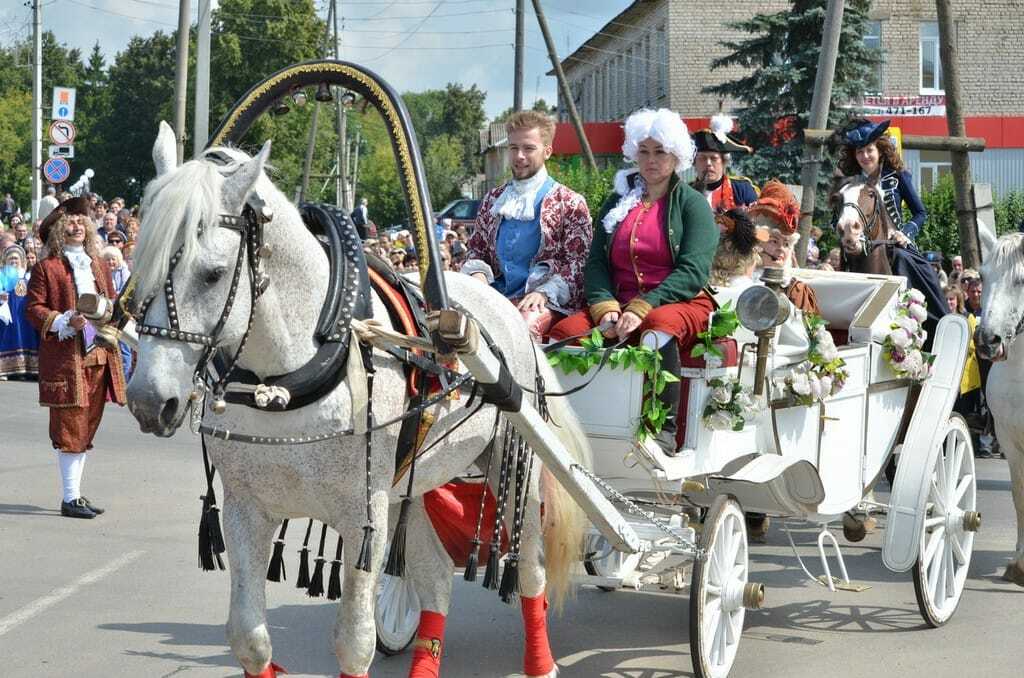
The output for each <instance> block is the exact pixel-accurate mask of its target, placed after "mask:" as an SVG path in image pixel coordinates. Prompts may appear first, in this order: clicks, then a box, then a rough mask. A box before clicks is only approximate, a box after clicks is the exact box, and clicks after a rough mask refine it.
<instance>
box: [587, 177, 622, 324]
mask: <svg viewBox="0 0 1024 678" xmlns="http://www.w3.org/2000/svg"><path fill="white" fill-rule="evenodd" d="M620 197H621V196H620V195H618V194H617V193H615V192H612V194H611V195H610V196H608V198H607V199H606V200H605V201H604V205H602V206H601V209H600V211H598V213H597V218H596V219H594V238H593V240H591V241H590V255H589V256H588V257H587V267H586V270H585V271H584V273H583V293H584V295H585V296H586V298H587V305H588V306H593V305H594V304H597V303H600V302H602V301H609V300H612V299H615V294H614V292H613V290H612V274H611V270H610V268H609V263H608V232H607V231H606V230H604V224H602V223H601V220H602V219H604V215H605V214H607V213H608V210H610V209H611V208H613V207H615V205H616V204H617V203H618V201H619V198H620Z"/></svg>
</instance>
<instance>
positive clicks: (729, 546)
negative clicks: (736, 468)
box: [690, 495, 764, 678]
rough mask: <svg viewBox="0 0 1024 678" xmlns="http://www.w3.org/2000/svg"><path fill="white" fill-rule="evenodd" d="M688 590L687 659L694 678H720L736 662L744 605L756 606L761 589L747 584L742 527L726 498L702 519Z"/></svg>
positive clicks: (739, 514)
mask: <svg viewBox="0 0 1024 678" xmlns="http://www.w3.org/2000/svg"><path fill="white" fill-rule="evenodd" d="M701 547H702V548H704V549H705V551H706V554H707V557H706V558H705V559H704V560H703V561H702V560H700V559H698V560H696V561H695V562H694V564H693V586H692V589H691V591H690V656H691V657H692V658H693V670H694V675H696V676H697V677H698V678H724V676H727V675H728V674H729V670H730V669H731V668H732V663H733V661H734V660H735V659H736V650H737V649H738V648H739V644H740V635H741V634H742V633H743V619H744V617H745V616H746V608H747V607H760V605H761V602H762V600H763V598H764V589H763V587H762V586H761V585H760V584H753V583H749V582H748V574H749V569H748V560H747V528H746V522H745V520H744V517H743V510H742V509H741V508H740V505H739V502H737V501H736V500H735V499H733V498H732V497H727V496H724V495H722V496H719V497H717V498H716V499H715V502H714V503H713V504H712V505H711V509H710V510H709V511H708V514H707V517H706V518H705V520H704V531H703V534H702V536H701Z"/></svg>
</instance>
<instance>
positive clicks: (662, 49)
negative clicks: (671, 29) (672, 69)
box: [655, 24, 668, 97]
mask: <svg viewBox="0 0 1024 678" xmlns="http://www.w3.org/2000/svg"><path fill="white" fill-rule="evenodd" d="M655 42H656V49H655V52H656V53H657V55H658V56H657V60H658V82H657V85H656V87H655V92H656V93H657V96H658V97H663V96H665V94H666V93H667V92H668V40H667V37H666V35H665V26H664V24H662V25H661V26H658V29H657V30H656V31H655Z"/></svg>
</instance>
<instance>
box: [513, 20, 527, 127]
mask: <svg viewBox="0 0 1024 678" xmlns="http://www.w3.org/2000/svg"><path fill="white" fill-rule="evenodd" d="M524 4H525V0H516V55H515V76H514V81H513V82H514V84H513V89H514V93H513V95H512V96H513V103H512V109H513V110H516V111H521V110H523V52H524V51H526V12H525V9H524V7H523V5H524Z"/></svg>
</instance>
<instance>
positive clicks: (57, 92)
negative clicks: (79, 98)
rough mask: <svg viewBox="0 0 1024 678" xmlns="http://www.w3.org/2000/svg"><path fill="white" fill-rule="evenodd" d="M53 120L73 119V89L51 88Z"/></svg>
mask: <svg viewBox="0 0 1024 678" xmlns="http://www.w3.org/2000/svg"><path fill="white" fill-rule="evenodd" d="M52 113H53V115H52V117H53V119H54V120H74V119H75V88H74V87H54V88H53V111H52Z"/></svg>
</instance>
